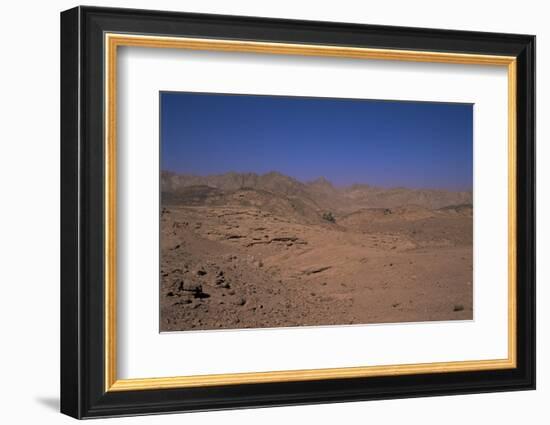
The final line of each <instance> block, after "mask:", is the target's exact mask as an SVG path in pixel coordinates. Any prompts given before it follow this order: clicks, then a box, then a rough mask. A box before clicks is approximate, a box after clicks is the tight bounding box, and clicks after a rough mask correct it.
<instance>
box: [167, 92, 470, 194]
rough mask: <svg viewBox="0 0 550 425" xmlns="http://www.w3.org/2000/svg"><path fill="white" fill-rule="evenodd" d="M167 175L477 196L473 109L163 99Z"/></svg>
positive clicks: (196, 96)
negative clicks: (274, 178)
mask: <svg viewBox="0 0 550 425" xmlns="http://www.w3.org/2000/svg"><path fill="white" fill-rule="evenodd" d="M160 96H161V97H160V100H161V115H160V120H161V168H162V169H163V170H170V171H175V172H179V173H189V174H197V175H208V174H222V173H225V172H229V171H234V172H255V173H258V174H263V173H267V172H270V171H278V172H280V173H282V174H286V175H289V176H291V177H294V178H296V179H298V180H300V181H304V182H305V181H310V180H314V179H316V178H318V177H320V176H323V177H325V178H326V179H328V180H330V181H331V182H332V183H334V184H335V185H337V186H347V185H350V184H353V183H367V184H371V185H375V186H383V187H396V186H402V187H411V188H437V189H450V190H471V189H472V148H473V146H472V140H473V123H472V120H473V107H472V105H471V104H457V103H428V102H395V101H376V100H354V99H332V98H305V97H286V96H253V95H227V94H209V93H205V94H201V93H184V92H181V93H176V92H161V95H160Z"/></svg>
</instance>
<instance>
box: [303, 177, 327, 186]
mask: <svg viewBox="0 0 550 425" xmlns="http://www.w3.org/2000/svg"><path fill="white" fill-rule="evenodd" d="M309 183H310V184H312V185H316V186H330V187H332V183H331V182H330V181H328V180H327V179H326V178H324V177H317V178H316V179H315V180H313V181H311V182H309Z"/></svg>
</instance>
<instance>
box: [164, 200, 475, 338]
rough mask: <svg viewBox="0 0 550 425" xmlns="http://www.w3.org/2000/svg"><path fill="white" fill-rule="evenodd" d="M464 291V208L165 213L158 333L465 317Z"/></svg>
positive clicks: (467, 281)
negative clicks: (328, 216) (323, 216)
mask: <svg viewBox="0 0 550 425" xmlns="http://www.w3.org/2000/svg"><path fill="white" fill-rule="evenodd" d="M239 196H243V195H239ZM472 292H473V288H472V210H471V207H456V208H454V207H448V208H442V209H437V210H431V209H427V208H423V207H414V206H412V207H400V208H392V209H386V208H371V209H368V208H365V209H360V210H359V211H356V212H353V213H351V214H347V215H341V216H336V222H335V223H331V222H328V221H325V220H319V221H318V222H311V220H300V219H299V218H298V219H297V218H295V217H288V216H284V215H281V214H277V213H273V212H270V211H269V210H266V209H265V208H261V207H257V206H254V205H253V204H249V203H248V204H246V205H243V204H238V203H237V204H235V203H232V204H231V203H230V204H226V205H193V206H189V205H167V206H165V207H163V208H162V212H161V287H160V300H161V315H160V316H161V317H160V329H161V331H181V330H198V329H234V328H265V327H289V326H318V325H341V324H365V323H389V322H418V321H431V320H464V319H472Z"/></svg>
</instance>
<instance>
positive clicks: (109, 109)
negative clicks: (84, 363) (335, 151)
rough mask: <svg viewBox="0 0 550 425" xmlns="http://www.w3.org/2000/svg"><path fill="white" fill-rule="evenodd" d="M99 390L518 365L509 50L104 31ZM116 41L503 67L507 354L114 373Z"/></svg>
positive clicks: (513, 93) (513, 121) (514, 103)
mask: <svg viewBox="0 0 550 425" xmlns="http://www.w3.org/2000/svg"><path fill="white" fill-rule="evenodd" d="M104 43H105V44H104V46H105V83H106V84H105V97H104V98H105V122H106V126H105V156H106V158H105V164H106V169H105V171H106V178H105V235H104V236H105V322H104V323H105V377H104V383H105V391H106V392H116V391H137V390H152V389H172V388H185V387H207V386H221V385H239V384H256V383H273V382H296V381H311V380H324V379H345V378H359V377H362V378H365V377H378V376H397V375H412V374H420V373H450V372H466V371H484V370H500V369H513V368H515V367H516V366H517V352H516V348H517V345H516V342H517V335H516V332H517V323H516V316H517V311H516V309H517V299H516V294H517V287H516V285H517V279H516V269H517V264H516V259H517V230H516V220H517V215H516V211H517V205H516V201H517V192H516V190H517V186H516V150H517V134H516V125H517V124H516V107H517V98H516V92H517V91H516V85H517V73H516V65H517V61H516V57H514V56H505V55H482V54H468V53H448V52H432V51H416V50H398V49H374V48H363V47H341V46H329V45H312V44H297V43H292V44H291V43H271V42H257V41H242V40H223V39H207V38H189V37H166V36H153V35H137V34H120V33H109V32H107V33H105V34H104ZM120 46H133V47H150V48H177V49H190V50H209V51H231V52H241V53H242V52H248V53H264V54H285V55H305V56H325V57H342V58H355V59H376V60H398V61H407V62H411V61H412V62H433V63H451V64H470V65H494V66H505V67H507V73H508V152H509V155H508V357H507V358H506V359H494V360H473V361H455V362H437V363H421V364H400V365H382V366H364V367H342V368H327V369H305V370H288V371H269V372H253V373H250V372H249V373H231V374H214V375H193V376H175V377H164V378H158V377H151V378H133V379H117V377H116V376H117V374H116V362H117V357H116V114H117V111H116V93H117V91H116V86H117V68H116V66H117V63H116V62H117V48H118V47H120Z"/></svg>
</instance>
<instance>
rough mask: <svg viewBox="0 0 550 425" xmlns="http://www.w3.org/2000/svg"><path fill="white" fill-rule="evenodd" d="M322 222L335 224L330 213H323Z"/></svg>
mask: <svg viewBox="0 0 550 425" xmlns="http://www.w3.org/2000/svg"><path fill="white" fill-rule="evenodd" d="M323 220H326V221H330V222H331V223H336V219H335V218H334V215H332V213H331V212H330V211H327V212H324V213H323Z"/></svg>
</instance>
